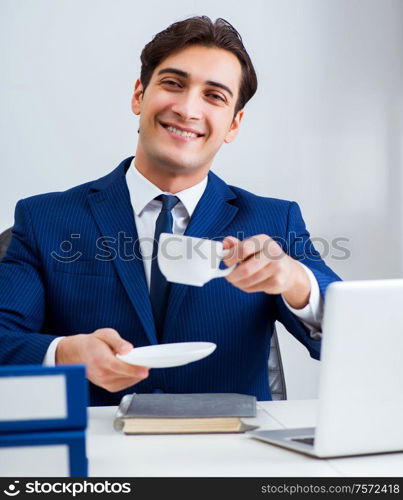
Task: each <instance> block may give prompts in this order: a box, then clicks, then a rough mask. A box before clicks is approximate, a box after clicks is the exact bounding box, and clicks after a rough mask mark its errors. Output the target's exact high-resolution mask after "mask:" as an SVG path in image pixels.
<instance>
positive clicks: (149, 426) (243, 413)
mask: <svg viewBox="0 0 403 500" xmlns="http://www.w3.org/2000/svg"><path fill="white" fill-rule="evenodd" d="M255 416H256V398H255V397H254V396H249V395H246V394H233V393H211V394H210V393H209V394H136V393H134V394H127V395H126V396H124V397H123V399H122V401H121V403H120V405H119V408H118V411H117V413H116V415H115V419H114V428H115V429H116V430H118V431H123V432H124V433H125V434H184V433H189V434H190V433H192V434H193V433H217V432H220V433H221V432H245V431H247V430H252V429H256V428H257V426H255V425H249V424H246V423H244V422H243V421H242V417H255Z"/></svg>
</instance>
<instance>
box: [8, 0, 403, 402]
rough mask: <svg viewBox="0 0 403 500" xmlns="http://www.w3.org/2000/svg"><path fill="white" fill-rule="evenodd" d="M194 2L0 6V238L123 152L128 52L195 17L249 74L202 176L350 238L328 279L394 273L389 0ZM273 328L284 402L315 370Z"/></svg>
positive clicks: (401, 43) (396, 138)
mask: <svg viewBox="0 0 403 500" xmlns="http://www.w3.org/2000/svg"><path fill="white" fill-rule="evenodd" d="M199 5H200V2H195V1H193V0H186V1H183V0H175V2H164V1H156V0H148V1H147V2H140V1H134V0H114V1H112V0H85V1H83V0H80V1H78V0H68V1H67V0H56V1H55V0H35V1H32V0H1V3H0V40H1V45H0V67H1V76H0V86H1V92H0V105H1V113H0V120H1V124H0V127H1V129H0V130H1V134H0V143H1V156H2V159H1V191H0V193H1V194H0V230H1V229H3V228H6V227H9V226H11V225H12V223H13V212H14V206H15V203H16V202H17V200H19V199H20V198H23V197H26V196H30V195H34V194H38V193H43V192H48V191H58V190H64V189H67V188H69V187H72V186H74V185H77V184H80V183H83V182H86V181H88V180H91V179H95V178H97V177H100V176H102V175H104V174H106V173H107V172H109V171H111V170H112V169H113V168H114V167H115V166H116V165H117V164H118V163H119V162H120V161H121V160H122V159H123V158H125V157H127V156H129V155H131V154H134V151H135V146H136V136H137V133H136V131H137V118H136V117H134V116H133V115H132V113H131V111H130V98H131V92H132V88H133V84H134V82H135V80H136V78H137V77H138V75H139V71H140V60H139V55H140V52H141V49H142V48H143V46H144V45H145V44H146V43H147V42H148V41H149V40H150V39H151V37H152V36H153V35H154V34H156V33H157V32H159V31H161V30H162V29H164V28H165V27H166V26H168V25H169V24H170V23H172V22H174V21H176V20H180V19H183V18H185V17H188V16H190V15H201V14H206V15H208V16H210V17H211V18H213V19H215V18H216V17H224V18H226V19H227V20H228V21H230V22H231V23H232V24H233V25H234V26H235V27H236V28H237V29H238V31H239V32H240V33H241V35H242V37H243V40H244V43H245V46H246V48H247V50H248V51H249V53H250V55H251V57H252V60H253V61H254V64H255V67H256V70H257V74H258V78H259V88H258V93H257V94H256V96H255V97H254V98H253V99H252V101H251V102H250V103H249V104H248V105H247V107H246V113H245V119H244V122H243V124H242V130H241V133H240V135H239V137H238V138H237V140H236V141H235V142H234V143H232V144H230V145H224V146H223V148H222V150H221V152H220V153H219V155H218V156H217V158H216V161H215V165H214V168H213V170H214V171H215V172H216V173H217V174H218V175H220V176H221V177H223V178H224V179H225V180H226V181H227V182H228V183H230V184H234V185H238V186H241V187H243V188H245V189H248V190H250V191H252V192H255V193H257V194H260V195H263V196H273V197H278V198H285V199H290V200H296V201H298V203H299V204H300V206H301V208H302V211H303V214H304V218H305V220H306V223H307V226H308V228H309V229H310V232H311V234H312V236H314V237H315V238H324V239H326V241H328V242H329V243H330V244H331V241H332V240H333V239H334V238H337V237H344V238H348V240H349V241H348V242H347V243H343V246H347V248H348V250H349V254H350V255H349V257H348V258H347V259H343V260H338V259H337V257H340V256H341V252H340V251H336V250H334V251H332V250H330V251H329V252H326V255H325V257H326V261H327V263H328V264H329V265H330V266H331V267H332V268H333V269H334V270H335V271H336V272H337V273H339V274H340V275H341V277H342V278H344V279H368V278H390V277H402V267H403V260H402V246H403V238H402V231H401V227H402V215H403V207H402V202H401V199H402V188H403V181H402V174H401V157H402V152H403V146H402V144H403V140H402V139H403V137H402V135H403V134H402V131H403V117H402V116H403V96H402V94H403V85H402V83H403V58H402V52H403V51H402V48H403V2H402V1H400V0H382V1H380V0H326V1H325V0H262V1H259V0H249V1H248V2H235V1H233V0H231V1H229V0H224V1H220V2H216V1H210V0H206V1H204V2H203V6H202V10H201V7H200V6H199ZM318 250H319V251H325V250H326V248H325V247H323V245H321V244H319V243H318ZM280 333H281V343H282V350H283V357H284V362H285V365H286V375H287V385H288V392H289V398H291V399H295V398H297V399H300V398H309V397H314V396H315V395H316V394H317V377H318V363H317V362H315V361H313V360H311V359H310V358H309V355H308V354H307V351H306V350H305V348H304V347H303V346H301V345H299V344H298V343H297V342H296V341H294V339H293V338H292V337H291V335H288V334H286V333H284V332H283V331H282V330H281V332H280ZM383 335H385V336H386V335H387V332H380V341H382V336H383Z"/></svg>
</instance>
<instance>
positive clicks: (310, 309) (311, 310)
mask: <svg viewBox="0 0 403 500" xmlns="http://www.w3.org/2000/svg"><path fill="white" fill-rule="evenodd" d="M298 264H300V265H301V266H302V267H303V268H304V270H305V272H306V274H307V275H308V278H309V281H310V283H311V293H310V295H309V302H308V304H307V305H306V306H305V307H303V308H302V309H294V308H293V307H291V306H290V304H288V302H287V301H286V300H285V298H284V297H283V301H284V304H285V305H286V306H287V308H288V309H289V310H290V311H291V312H292V313H293V314H294V315H295V316H296V317H297V318H298V319H299V320H300V321H301V322H302V323H303V324H304V325H305V326H306V327H307V328H308V329H309V330H310V335H311V338H313V339H314V340H320V339H321V338H322V332H321V327H322V319H323V299H322V297H321V295H320V290H319V285H318V282H317V281H316V278H315V275H314V274H313V272H312V271H311V270H310V269H309V267H307V266H305V265H304V264H302V263H301V262H298Z"/></svg>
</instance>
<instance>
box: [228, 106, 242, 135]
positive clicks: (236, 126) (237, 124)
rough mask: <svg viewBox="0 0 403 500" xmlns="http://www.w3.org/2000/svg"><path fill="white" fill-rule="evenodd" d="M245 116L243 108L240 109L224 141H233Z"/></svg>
mask: <svg viewBox="0 0 403 500" xmlns="http://www.w3.org/2000/svg"><path fill="white" fill-rule="evenodd" d="M242 118H243V109H241V110H239V111H238V112H237V114H236V115H235V117H234V119H233V120H232V123H231V126H230V128H229V130H228V132H227V135H226V136H225V139H224V142H226V143H227V144H229V143H230V142H232V141H233V140H234V139H235V137H236V136H237V135H238V131H239V127H240V125H241V121H242Z"/></svg>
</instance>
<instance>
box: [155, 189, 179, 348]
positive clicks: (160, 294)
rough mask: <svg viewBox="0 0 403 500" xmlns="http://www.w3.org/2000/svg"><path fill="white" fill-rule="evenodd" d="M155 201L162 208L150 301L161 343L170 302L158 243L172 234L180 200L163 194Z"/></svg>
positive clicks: (156, 233)
mask: <svg viewBox="0 0 403 500" xmlns="http://www.w3.org/2000/svg"><path fill="white" fill-rule="evenodd" d="M155 199H156V200H159V201H162V208H161V212H160V214H159V215H158V218H157V222H156V223H155V233H154V246H153V260H152V263H151V283H150V299H151V306H152V309H153V314H154V323H155V329H156V331H157V338H158V340H159V341H161V339H162V329H163V326H164V319H165V312H166V308H167V301H168V293H169V283H168V281H167V280H166V279H165V276H164V275H163V274H162V273H161V271H160V268H159V266H158V261H157V254H158V241H159V238H160V235H161V233H172V225H173V218H172V213H171V210H172V209H173V207H174V206H175V205H176V204H177V203H178V201H179V198H177V197H176V196H172V195H168V194H161V195H160V196H158V197H157V198H155Z"/></svg>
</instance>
